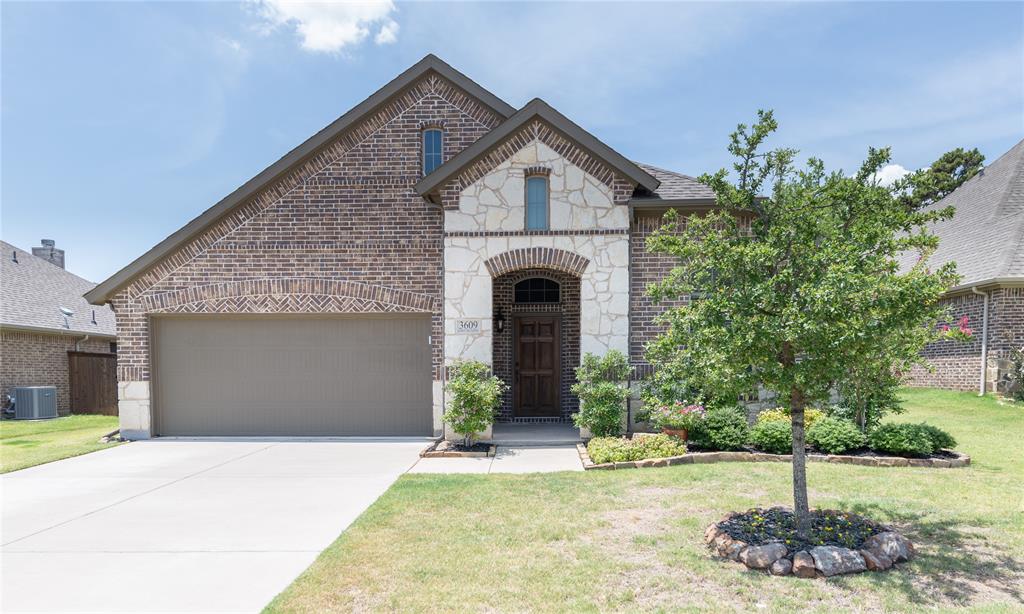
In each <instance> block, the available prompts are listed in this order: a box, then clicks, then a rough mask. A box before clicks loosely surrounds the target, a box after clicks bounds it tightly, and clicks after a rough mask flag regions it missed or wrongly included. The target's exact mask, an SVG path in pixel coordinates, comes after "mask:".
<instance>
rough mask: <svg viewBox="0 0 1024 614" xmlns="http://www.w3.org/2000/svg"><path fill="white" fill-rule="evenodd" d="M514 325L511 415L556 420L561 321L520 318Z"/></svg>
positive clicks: (553, 316) (558, 403)
mask: <svg viewBox="0 0 1024 614" xmlns="http://www.w3.org/2000/svg"><path fill="white" fill-rule="evenodd" d="M514 322H515V323H514V326H515V329H514V332H515V339H514V344H513V352H514V355H513V357H512V358H513V360H514V361H515V365H514V369H515V371H514V374H513V375H514V383H513V390H512V397H513V409H514V414H515V416H516V417H518V418H526V417H557V416H559V415H560V414H561V403H560V400H559V397H560V396H561V395H560V394H559V388H560V386H559V384H560V377H559V375H560V371H561V366H562V360H561V357H562V335H561V330H560V329H561V319H560V317H559V316H557V315H520V316H516V317H515V320H514Z"/></svg>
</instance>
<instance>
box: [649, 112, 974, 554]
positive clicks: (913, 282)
mask: <svg viewBox="0 0 1024 614" xmlns="http://www.w3.org/2000/svg"><path fill="white" fill-rule="evenodd" d="M776 128H777V124H776V122H775V119H774V118H773V116H772V113H771V112H770V111H768V112H765V111H761V112H759V113H758V121H757V122H756V123H755V124H754V125H753V126H751V127H749V128H748V127H747V126H745V125H742V124H741V125H740V126H739V127H738V128H737V130H736V132H734V133H733V134H732V135H731V141H730V145H729V151H730V152H731V153H732V154H733V155H734V156H735V158H736V161H735V164H734V171H735V174H734V175H733V176H732V177H730V174H729V173H728V172H727V171H726V170H724V169H723V170H721V171H719V172H717V173H715V174H713V175H704V176H703V177H701V181H702V182H704V183H706V184H707V185H709V186H710V187H711V188H712V189H713V190H714V191H715V194H716V196H717V202H718V205H719V207H717V208H716V209H715V210H713V211H711V212H709V213H708V214H706V215H698V216H691V217H689V218H688V219H686V220H685V222H684V221H683V220H681V219H679V217H678V216H677V214H676V213H675V212H669V213H668V214H667V217H666V225H665V226H664V227H663V228H662V229H661V230H660V231H659V232H657V233H655V234H654V235H653V236H652V237H651V238H650V239H649V242H648V246H649V248H650V249H651V250H653V251H654V252H657V253H663V254H669V255H672V256H674V257H675V258H676V259H677V263H676V265H675V266H674V267H673V269H672V270H671V271H670V272H669V273H668V275H667V276H666V277H665V278H664V279H663V280H662V281H660V282H659V283H656V284H653V285H652V287H651V288H650V293H651V295H652V297H653V298H654V299H656V300H677V299H680V298H683V297H687V296H690V295H691V294H692V293H694V292H699V293H700V298H699V299H698V300H692V301H690V302H689V303H687V304H683V305H682V306H678V307H673V308H670V309H668V310H666V312H665V313H664V314H663V315H662V316H661V321H662V323H663V324H665V325H666V331H665V332H664V334H662V335H661V336H660V337H659V338H658V339H656V340H655V341H654V342H653V343H652V344H651V345H650V347H649V350H648V358H649V360H650V361H651V362H652V364H654V366H655V368H656V369H658V368H668V369H671V370H673V372H675V373H677V374H680V376H681V377H684V378H685V379H686V380H687V381H690V382H699V383H700V385H701V387H702V388H704V389H709V390H714V391H716V394H717V395H719V396H733V398H735V396H734V395H738V394H740V393H744V392H747V391H750V390H753V389H755V388H756V387H757V385H758V384H759V383H761V384H763V385H764V386H765V387H766V388H767V389H769V390H772V391H775V392H776V393H777V394H779V396H780V398H781V399H782V400H784V402H785V404H787V405H788V406H789V409H790V416H791V426H792V432H793V500H794V509H795V514H796V517H797V528H798V532H799V534H800V535H801V536H802V537H803V538H805V539H806V538H807V536H808V533H809V531H810V515H809V506H808V500H807V476H806V457H805V454H806V446H805V434H804V410H805V408H806V407H807V406H808V405H809V404H812V403H816V402H821V401H824V400H826V399H827V398H828V397H829V394H830V391H831V389H832V387H833V385H834V382H837V381H842V380H843V379H844V377H845V376H846V375H847V373H848V372H849V371H850V370H851V368H854V367H856V366H857V365H856V363H857V361H858V360H859V359H860V358H859V357H860V356H862V355H864V354H865V353H866V352H873V351H875V349H876V346H883V347H885V350H884V352H882V351H879V353H880V354H885V355H886V356H888V357H890V358H891V357H894V356H895V357H898V358H903V359H906V360H911V359H913V358H915V357H916V355H917V353H918V351H919V350H920V349H921V345H923V341H926V340H927V336H926V335H919V334H918V331H920V330H921V329H922V328H924V329H925V330H934V329H935V323H936V322H937V321H938V320H939V318H940V317H941V315H942V309H941V307H940V306H939V304H938V299H939V297H940V295H941V294H942V292H943V291H944V290H945V289H946V288H948V287H949V286H950V285H951V284H952V283H954V282H955V280H956V275H955V271H954V266H953V265H952V264H950V265H946V266H943V267H940V268H938V269H937V270H929V269H928V268H927V267H926V266H925V265H924V263H923V260H922V261H921V263H919V264H918V265H917V266H915V267H913V268H912V269H911V270H909V271H906V272H903V273H901V272H899V269H898V265H897V256H898V254H900V253H901V252H904V251H907V250H915V251H920V252H923V253H928V252H929V251H930V250H934V248H935V246H936V245H937V239H936V238H935V236H934V235H931V234H929V233H928V231H927V225H928V223H930V222H932V221H934V220H938V219H942V218H946V217H949V216H950V215H952V211H951V210H949V209H948V208H947V209H943V210H941V211H924V210H923V207H924V205H925V204H927V203H928V202H932V201H934V200H935V198H936V196H937V194H939V189H940V188H939V186H938V185H937V184H938V183H940V182H932V183H927V182H926V180H924V179H923V178H922V173H921V172H919V173H913V174H911V175H909V176H908V177H906V178H904V179H903V180H901V181H898V182H896V184H894V185H891V186H883V185H881V184H880V183H879V182H878V180H877V179H876V177H877V173H878V172H879V170H880V169H881V168H882V167H883V166H884V165H885V164H886V163H888V162H889V160H890V158H889V150H888V149H870V150H869V151H868V156H867V159H866V160H865V162H864V163H863V164H862V165H861V167H860V169H859V170H858V171H857V172H856V174H854V175H852V176H848V175H845V174H843V173H842V172H839V171H835V172H827V171H826V170H825V165H824V164H823V163H822V162H821V161H820V160H818V159H815V158H811V159H810V160H808V162H807V164H806V167H804V168H802V169H801V168H797V167H796V166H795V164H794V158H795V155H796V152H795V151H794V150H792V149H775V150H771V151H762V146H763V144H764V141H765V139H766V138H767V137H768V136H769V135H770V134H771V133H772V132H774V131H775V130H776ZM762 194H767V195H765V196H762ZM899 335H904V336H905V337H906V338H907V339H913V340H914V341H913V342H909V341H908V342H907V343H903V344H894V343H892V339H893V338H894V336H899ZM880 360H881V359H880Z"/></svg>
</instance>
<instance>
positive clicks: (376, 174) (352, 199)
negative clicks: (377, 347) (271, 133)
mask: <svg viewBox="0 0 1024 614" xmlns="http://www.w3.org/2000/svg"><path fill="white" fill-rule="evenodd" d="M499 121H500V118H499V116H497V115H496V114H495V113H494V112H492V111H491V110H489V109H488V108H487V107H485V106H483V105H481V104H480V103H478V102H477V101H476V100H475V99H473V98H471V97H470V96H469V95H467V94H466V93H465V92H463V91H462V90H460V89H459V88H457V87H455V86H454V85H453V84H451V83H450V82H448V81H447V80H445V79H443V78H441V77H439V76H437V75H434V74H428V75H426V76H424V77H423V78H421V79H420V80H418V81H417V82H415V83H414V84H412V85H411V86H409V87H408V88H406V90H405V91H403V92H402V93H400V94H399V95H397V96H395V97H394V98H392V99H391V101H390V102H388V103H387V104H385V105H384V106H383V107H382V108H381V109H379V110H378V111H377V112H375V113H373V114H372V115H371V116H368V117H366V118H365V119H363V120H362V121H360V122H359V123H358V124H357V125H355V126H354V127H352V128H351V129H350V130H348V131H346V132H345V133H344V134H342V135H341V136H339V137H338V138H337V139H336V140H335V141H334V142H331V143H329V144H327V145H326V146H325V147H324V148H323V149H321V150H320V151H319V152H317V153H316V154H315V155H313V156H312V158H311V159H310V160H309V161H307V162H306V163H304V164H303V165H301V167H300V168H298V169H296V170H294V171H292V172H290V173H289V174H288V175H287V176H285V177H284V178H282V179H280V180H278V181H276V182H275V183H273V184H272V185H270V186H268V187H267V188H265V189H264V190H262V191H261V192H259V193H258V194H257V195H255V196H254V197H253V198H252V199H251V200H250V201H248V202H246V203H244V204H242V205H240V206H238V207H236V208H235V209H234V210H232V211H231V212H230V213H228V214H227V216H226V217H225V218H224V219H222V220H221V221H219V222H218V223H216V224H214V225H213V226H212V227H210V228H208V229H207V230H205V231H204V232H203V233H201V234H200V235H199V236H198V237H196V238H194V239H193V240H191V241H189V242H188V243H186V244H185V245H183V246H182V247H180V248H179V249H177V250H176V251H175V252H174V253H172V254H170V255H169V256H167V257H166V258H164V259H163V260H161V261H160V262H159V263H158V264H156V265H155V266H154V267H152V268H151V269H149V270H147V271H146V272H145V273H143V274H141V275H140V276H139V277H137V278H136V279H135V280H133V281H132V282H131V283H130V284H129V285H127V286H126V287H124V288H123V289H121V290H120V291H119V292H118V293H117V295H116V296H115V297H114V298H113V299H112V301H111V303H112V305H113V307H114V310H115V312H116V313H117V316H118V337H119V340H120V348H119V349H120V351H119V354H118V379H119V380H120V381H122V382H130V381H141V382H145V381H149V379H150V377H151V372H150V363H149V315H150V314H153V313H161V312H188V313H221V312H232V313H246V312H250V313H310V312H312V313H371V312H387V311H423V312H431V313H433V314H434V317H433V333H432V339H433V365H434V370H435V379H436V378H437V376H438V373H439V367H440V364H441V351H442V341H441V340H442V330H441V322H442V320H441V293H442V285H443V263H442V233H443V223H442V213H441V211H439V210H438V208H437V207H435V206H432V205H430V204H429V203H427V202H425V201H424V200H423V199H422V198H420V197H419V196H418V195H417V194H416V193H415V192H414V190H413V185H414V184H415V183H416V182H417V181H418V180H419V179H420V178H421V176H422V173H421V153H422V152H421V130H422V127H423V126H428V125H429V126H435V125H443V126H444V130H445V134H444V156H445V159H449V158H451V157H452V156H454V155H455V154H457V153H458V152H459V151H461V150H462V149H464V148H465V147H466V146H468V145H469V144H471V143H472V142H474V141H475V140H477V139H478V138H480V137H481V136H482V135H483V134H485V133H486V132H488V131H489V130H490V129H492V128H494V127H495V126H496V125H497V124H498V123H499Z"/></svg>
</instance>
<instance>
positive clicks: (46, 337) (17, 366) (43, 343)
mask: <svg viewBox="0 0 1024 614" xmlns="http://www.w3.org/2000/svg"><path fill="white" fill-rule="evenodd" d="M82 337H83V335H81V334H68V335H61V334H45V333H32V332H22V331H13V330H2V331H0V395H3V397H2V398H3V406H4V407H7V395H11V396H13V395H14V388H16V387H18V386H56V387H57V412H58V413H59V414H60V415H67V414H69V413H70V412H71V389H70V385H69V382H68V352H70V351H73V350H74V349H75V341H76V340H80V339H82ZM111 341H112V339H106V338H102V339H98V338H92V339H89V340H87V341H84V342H82V343H80V344H79V350H80V351H82V352H96V353H101V354H106V353H109V352H110V343H111Z"/></svg>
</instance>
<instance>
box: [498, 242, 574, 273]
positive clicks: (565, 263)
mask: <svg viewBox="0 0 1024 614" xmlns="http://www.w3.org/2000/svg"><path fill="white" fill-rule="evenodd" d="M589 264H590V261H589V260H587V259H586V258H584V257H583V256H580V255H579V254H574V253H572V252H567V251H565V250H561V249H555V248H553V247H526V248H521V249H513V250H510V251H507V252H504V253H501V254H498V255H497V256H495V257H493V258H489V259H488V260H487V261H486V262H484V265H485V266H486V267H487V271H488V272H490V274H491V277H497V276H499V275H504V274H505V273H511V272H512V271H518V270H520V269H535V268H536V269H553V270H555V271H562V272H563V273H569V274H571V275H576V276H579V275H582V274H583V271H586V270H587V265H589Z"/></svg>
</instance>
